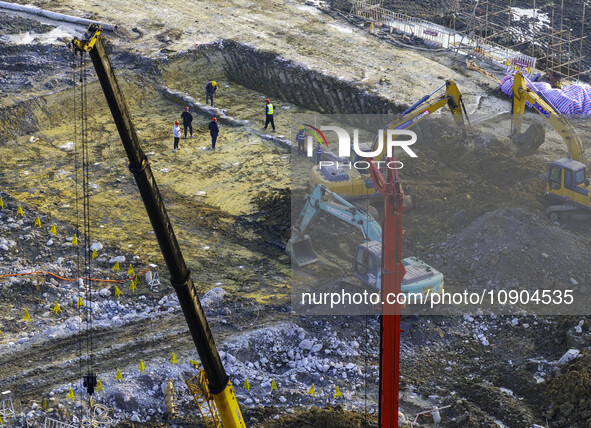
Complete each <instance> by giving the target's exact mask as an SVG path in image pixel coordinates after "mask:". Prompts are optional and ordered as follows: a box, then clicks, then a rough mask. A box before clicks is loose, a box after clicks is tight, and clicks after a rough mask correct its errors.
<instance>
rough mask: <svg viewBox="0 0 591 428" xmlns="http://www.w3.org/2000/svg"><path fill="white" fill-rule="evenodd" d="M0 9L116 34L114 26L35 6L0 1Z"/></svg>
mask: <svg viewBox="0 0 591 428" xmlns="http://www.w3.org/2000/svg"><path fill="white" fill-rule="evenodd" d="M0 8H1V9H9V10H14V11H16V12H24V13H29V14H32V15H38V16H43V17H45V18H48V19H52V20H54V21H65V22H70V23H72V24H78V25H83V26H86V27H87V26H88V25H89V24H100V26H101V28H102V29H103V30H106V31H112V32H114V33H116V32H117V26H116V25H111V24H105V23H103V22H97V21H92V20H90V19H84V18H78V17H76V16H70V15H64V14H63V13H57V12H50V11H48V10H43V9H39V8H38V7H35V6H23V5H20V4H14V3H8V2H5V1H0Z"/></svg>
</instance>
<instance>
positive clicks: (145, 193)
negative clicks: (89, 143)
mask: <svg viewBox="0 0 591 428" xmlns="http://www.w3.org/2000/svg"><path fill="white" fill-rule="evenodd" d="M72 45H73V47H74V49H75V50H76V51H78V52H81V53H82V54H84V53H85V52H88V54H89V55H90V58H91V60H92V64H93V65H94V68H95V70H96V74H97V76H98V79H99V81H100V83H101V87H102V89H103V92H104V94H105V98H106V99H107V103H108V105H109V108H110V109H111V114H112V115H113V120H114V121H115V124H116V126H117V130H118V131H119V136H120V137H121V141H122V143H123V146H124V147H125V151H126V152H127V157H128V159H129V170H130V171H131V172H132V173H133V175H134V177H135V180H136V183H137V186H138V189H139V191H140V194H141V197H142V200H143V202H144V205H145V207H146V211H147V213H148V217H149V218H150V222H151V223H152V228H153V229H154V233H155V235H156V239H157V240H158V244H159V245H160V250H161V251H162V255H163V256H164V260H165V262H166V266H167V267H168V270H169V272H170V281H171V283H172V285H173V287H174V289H175V291H176V293H177V296H178V299H179V302H180V304H181V308H182V310H183V313H184V315H185V319H186V321H187V325H188V326H189V331H190V332H191V336H192V337H193V341H194V342H195V346H196V348H197V352H198V353H199V357H200V358H201V363H202V364H203V368H204V370H205V373H206V375H207V379H208V382H209V390H210V392H211V394H212V395H213V397H214V401H215V403H216V406H217V408H218V411H219V413H220V416H221V419H222V424H223V426H224V427H225V428H235V427H236V428H238V427H245V426H246V425H245V424H244V419H243V418H242V413H241V412H240V407H239V406H238V402H237V401H236V396H235V392H234V388H233V386H232V384H231V382H230V378H229V376H228V375H227V373H226V371H225V369H224V366H223V364H222V361H221V358H220V354H219V352H218V350H217V347H216V345H215V342H214V340H213V335H212V333H211V330H210V328H209V324H208V323H207V319H206V318H205V313H204V312H203V308H202V307H201V302H200V301H199V297H198V295H197V289H196V288H195V285H194V284H193V280H192V279H191V273H190V271H189V269H188V268H187V265H186V263H185V259H184V258H183V255H182V253H181V250H180V247H179V244H178V241H177V239H176V236H175V234H174V231H173V229H172V224H171V223H170V219H169V218H168V214H167V212H166V207H165V206H164V203H163V201H162V197H161V196H160V192H159V190H158V187H157V185H156V180H155V179H154V175H153V174H152V170H151V168H150V164H149V162H148V158H147V157H146V155H145V154H144V152H143V150H142V148H141V147H140V144H139V140H138V137H137V134H136V132H135V127H134V126H133V123H132V121H131V116H130V115H129V111H128V109H127V104H126V103H125V99H124V98H123V93H122V92H121V90H120V88H119V84H118V83H117V79H116V77H115V73H114V71H113V68H112V67H111V62H110V60H109V57H108V55H107V51H106V49H105V45H104V43H103V39H102V36H101V28H100V25H98V24H91V25H90V26H89V27H88V30H87V32H86V34H85V35H84V38H83V39H82V40H79V39H77V38H75V39H74V40H73V41H72Z"/></svg>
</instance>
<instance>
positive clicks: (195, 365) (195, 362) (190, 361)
mask: <svg viewBox="0 0 591 428" xmlns="http://www.w3.org/2000/svg"><path fill="white" fill-rule="evenodd" d="M189 364H191V365H192V366H193V368H194V369H196V368H197V367H199V364H201V363H200V362H199V361H196V360H191V359H190V358H189Z"/></svg>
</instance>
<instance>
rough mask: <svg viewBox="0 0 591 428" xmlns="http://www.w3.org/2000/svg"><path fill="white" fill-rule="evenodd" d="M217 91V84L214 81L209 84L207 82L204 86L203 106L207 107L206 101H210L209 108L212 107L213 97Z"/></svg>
mask: <svg viewBox="0 0 591 428" xmlns="http://www.w3.org/2000/svg"><path fill="white" fill-rule="evenodd" d="M217 89H218V84H217V83H216V81H215V80H212V81H211V82H208V83H207V85H205V105H207V100H209V99H211V106H212V107H213V95H214V94H215V91H217Z"/></svg>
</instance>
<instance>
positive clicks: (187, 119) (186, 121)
mask: <svg viewBox="0 0 591 428" xmlns="http://www.w3.org/2000/svg"><path fill="white" fill-rule="evenodd" d="M181 117H182V118H183V128H185V138H187V128H188V129H189V131H191V138H193V125H192V123H193V115H192V114H191V113H189V106H187V107H185V111H184V112H183V113H182V114H181Z"/></svg>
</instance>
